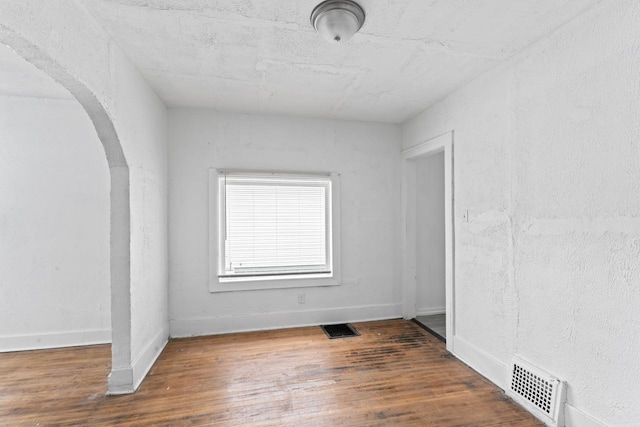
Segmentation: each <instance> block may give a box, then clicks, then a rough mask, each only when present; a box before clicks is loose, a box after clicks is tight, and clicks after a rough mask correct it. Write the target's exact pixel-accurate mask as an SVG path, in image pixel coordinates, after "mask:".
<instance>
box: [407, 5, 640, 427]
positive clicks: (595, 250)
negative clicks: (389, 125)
mask: <svg viewBox="0 0 640 427" xmlns="http://www.w3.org/2000/svg"><path fill="white" fill-rule="evenodd" d="M639 20H640V4H639V3H638V2H636V1H632V0H622V1H621V0H615V1H613V0H609V1H603V2H601V3H600V4H599V5H598V6H597V7H596V8H595V9H593V10H591V11H590V12H588V13H587V14H585V15H583V16H580V17H578V18H577V19H575V20H574V21H572V22H571V23H569V24H568V25H566V26H565V27H563V28H562V29H560V30H559V31H557V32H556V33H554V34H552V35H551V36H550V37H548V38H547V39H545V40H543V41H541V42H539V43H537V44H536V45H534V46H532V47H531V48H529V49H527V50H526V51H525V52H523V53H521V54H520V55H518V56H517V57H516V58H514V59H513V60H511V61H509V62H508V63H507V64H505V65H504V66H501V67H500V68H499V69H496V70H493V71H492V72H490V73H488V74H486V75H484V76H482V77H481V78H479V79H477V80H476V81H474V82H472V83H471V84H469V85H467V86H466V87H464V88H462V89H461V90H459V91H457V92H456V93H454V94H453V95H451V96H449V97H447V98H446V99H444V100H443V101H441V102H440V103H438V104H437V105H435V106H434V107H432V108H430V109H429V110H427V111H425V112H424V113H423V114H421V115H420V116H418V117H416V118H414V119H413V120H411V121H409V122H408V123H406V124H405V125H404V127H403V145H404V147H410V146H413V145H415V144H418V143H420V142H422V141H424V140H427V139H429V138H430V137H433V136H436V135H440V134H442V133H444V132H446V131H449V130H454V131H455V148H454V153H455V160H454V162H455V171H454V180H455V190H454V191H455V209H456V211H455V217H456V222H455V226H456V234H455V238H456V242H455V243H456V255H455V269H456V270H455V276H456V284H455V286H456V289H455V294H456V313H457V318H456V335H457V337H458V338H459V339H461V340H464V342H466V343H467V344H468V345H467V346H466V348H467V349H475V350H476V351H475V353H476V355H481V354H484V355H485V356H486V357H484V359H486V361H489V362H488V363H489V364H491V363H493V365H494V367H499V366H502V367H504V364H507V363H508V362H509V358H510V357H511V355H512V354H518V355H521V356H522V357H524V358H525V359H528V360H529V361H530V362H533V363H534V364H536V365H538V366H539V367H541V368H543V369H545V370H548V371H550V372H551V373H552V374H554V375H557V376H559V377H560V378H562V379H564V380H566V381H567V382H568V385H569V389H568V405H567V416H568V424H569V425H577V426H589V425H596V424H593V423H594V422H595V421H594V420H600V421H601V422H602V423H606V424H607V425H612V426H614V425H615V426H632V425H637V422H638V420H640V405H638V396H640V381H638V376H637V373H638V372H640V356H639V355H640V334H639V333H638V330H639V329H640V310H638V307H640V292H639V290H640V287H639V286H638V284H639V283H640V263H639V262H638V260H639V259H640V219H638V212H640V197H638V183H639V182H640V127H638V117H640V93H639V92H638V88H639V87H640V62H638V52H639V51H640V26H638V25H637V23H638V22H639ZM464 209H468V210H469V215H470V220H469V223H465V222H463V221H462V219H461V217H462V214H463V210H464ZM468 354H471V353H468ZM478 357H480V358H482V357H481V356H478ZM478 360H480V359H478ZM472 365H474V363H472ZM477 365H478V364H477V363H476V366H475V367H477ZM494 372H499V370H494ZM503 378H504V377H498V376H494V377H493V378H492V379H493V380H494V381H496V382H503V381H504V379H503Z"/></svg>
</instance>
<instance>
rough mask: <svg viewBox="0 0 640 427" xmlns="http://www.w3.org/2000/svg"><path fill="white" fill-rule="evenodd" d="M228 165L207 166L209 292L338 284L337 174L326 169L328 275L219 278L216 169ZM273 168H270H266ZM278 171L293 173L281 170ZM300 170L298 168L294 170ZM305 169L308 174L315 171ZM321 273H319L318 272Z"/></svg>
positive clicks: (338, 226)
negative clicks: (328, 191)
mask: <svg viewBox="0 0 640 427" xmlns="http://www.w3.org/2000/svg"><path fill="white" fill-rule="evenodd" d="M221 170H225V171H228V170H229V169H221V168H210V169H209V216H208V218H207V221H208V224H209V252H208V256H209V292H233V291H247V290H260V289H284V288H304V287H319V286H338V285H340V284H341V272H342V269H341V259H342V256H341V241H340V237H341V234H342V233H341V231H340V223H341V220H340V219H341V214H340V204H341V203H340V202H341V193H340V174H337V173H325V174H326V175H329V176H330V177H331V201H330V202H331V230H332V239H331V240H332V241H331V245H332V246H331V254H332V275H331V277H303V278H295V277H289V278H282V276H277V277H276V278H275V279H274V278H271V279H270V278H264V279H261V280H251V281H242V280H237V281H227V282H221V281H220V280H219V278H218V251H219V248H218V244H219V242H218V226H217V224H218V218H217V216H218V172H219V171H221ZM269 172H272V171H269ZM280 172H281V173H294V172H287V171H280ZM295 173H297V174H300V173H301V172H295ZM314 173H315V172H308V173H307V174H314ZM318 276H320V275H318Z"/></svg>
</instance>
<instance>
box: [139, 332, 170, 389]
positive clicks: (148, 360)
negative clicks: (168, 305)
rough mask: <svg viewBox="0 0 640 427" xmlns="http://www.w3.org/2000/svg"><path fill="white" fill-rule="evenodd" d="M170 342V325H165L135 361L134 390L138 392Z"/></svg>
mask: <svg viewBox="0 0 640 427" xmlns="http://www.w3.org/2000/svg"><path fill="white" fill-rule="evenodd" d="M168 342H169V325H167V324H165V325H164V326H163V327H162V329H161V330H160V331H158V333H157V334H156V336H155V337H153V339H152V340H151V341H149V343H148V344H147V345H146V346H145V347H144V348H143V349H142V351H141V352H140V354H139V355H138V356H137V357H135V358H134V360H133V389H134V390H137V389H138V387H140V384H142V381H143V380H144V379H145V377H146V376H147V373H148V372H149V370H150V369H151V367H152V366H153V364H154V363H155V361H156V359H158V356H160V353H162V350H164V348H165V347H166V345H167V343H168Z"/></svg>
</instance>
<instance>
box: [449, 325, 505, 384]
mask: <svg viewBox="0 0 640 427" xmlns="http://www.w3.org/2000/svg"><path fill="white" fill-rule="evenodd" d="M452 353H453V354H454V355H455V356H456V357H457V358H458V359H460V360H462V361H463V362H464V363H466V364H467V365H469V366H470V367H471V368H472V369H474V370H475V371H477V372H478V373H479V374H480V375H482V376H483V377H485V378H486V379H488V380H489V381H491V382H492V383H494V384H495V385H497V386H498V387H500V388H501V389H502V390H504V389H505V388H506V387H507V367H506V365H505V364H504V363H502V362H500V361H499V360H498V359H496V358H494V357H493V356H491V355H490V354H488V353H485V352H484V351H482V350H480V349H479V348H478V347H476V346H474V345H473V344H471V343H470V342H468V341H466V340H464V339H463V338H459V337H453V351H452Z"/></svg>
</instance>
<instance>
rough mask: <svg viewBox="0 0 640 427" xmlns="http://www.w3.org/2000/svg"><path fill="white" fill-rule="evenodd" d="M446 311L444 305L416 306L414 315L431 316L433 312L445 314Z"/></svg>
mask: <svg viewBox="0 0 640 427" xmlns="http://www.w3.org/2000/svg"><path fill="white" fill-rule="evenodd" d="M446 312H447V308H446V307H435V308H417V309H416V316H433V315H434V314H445V313H446Z"/></svg>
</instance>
